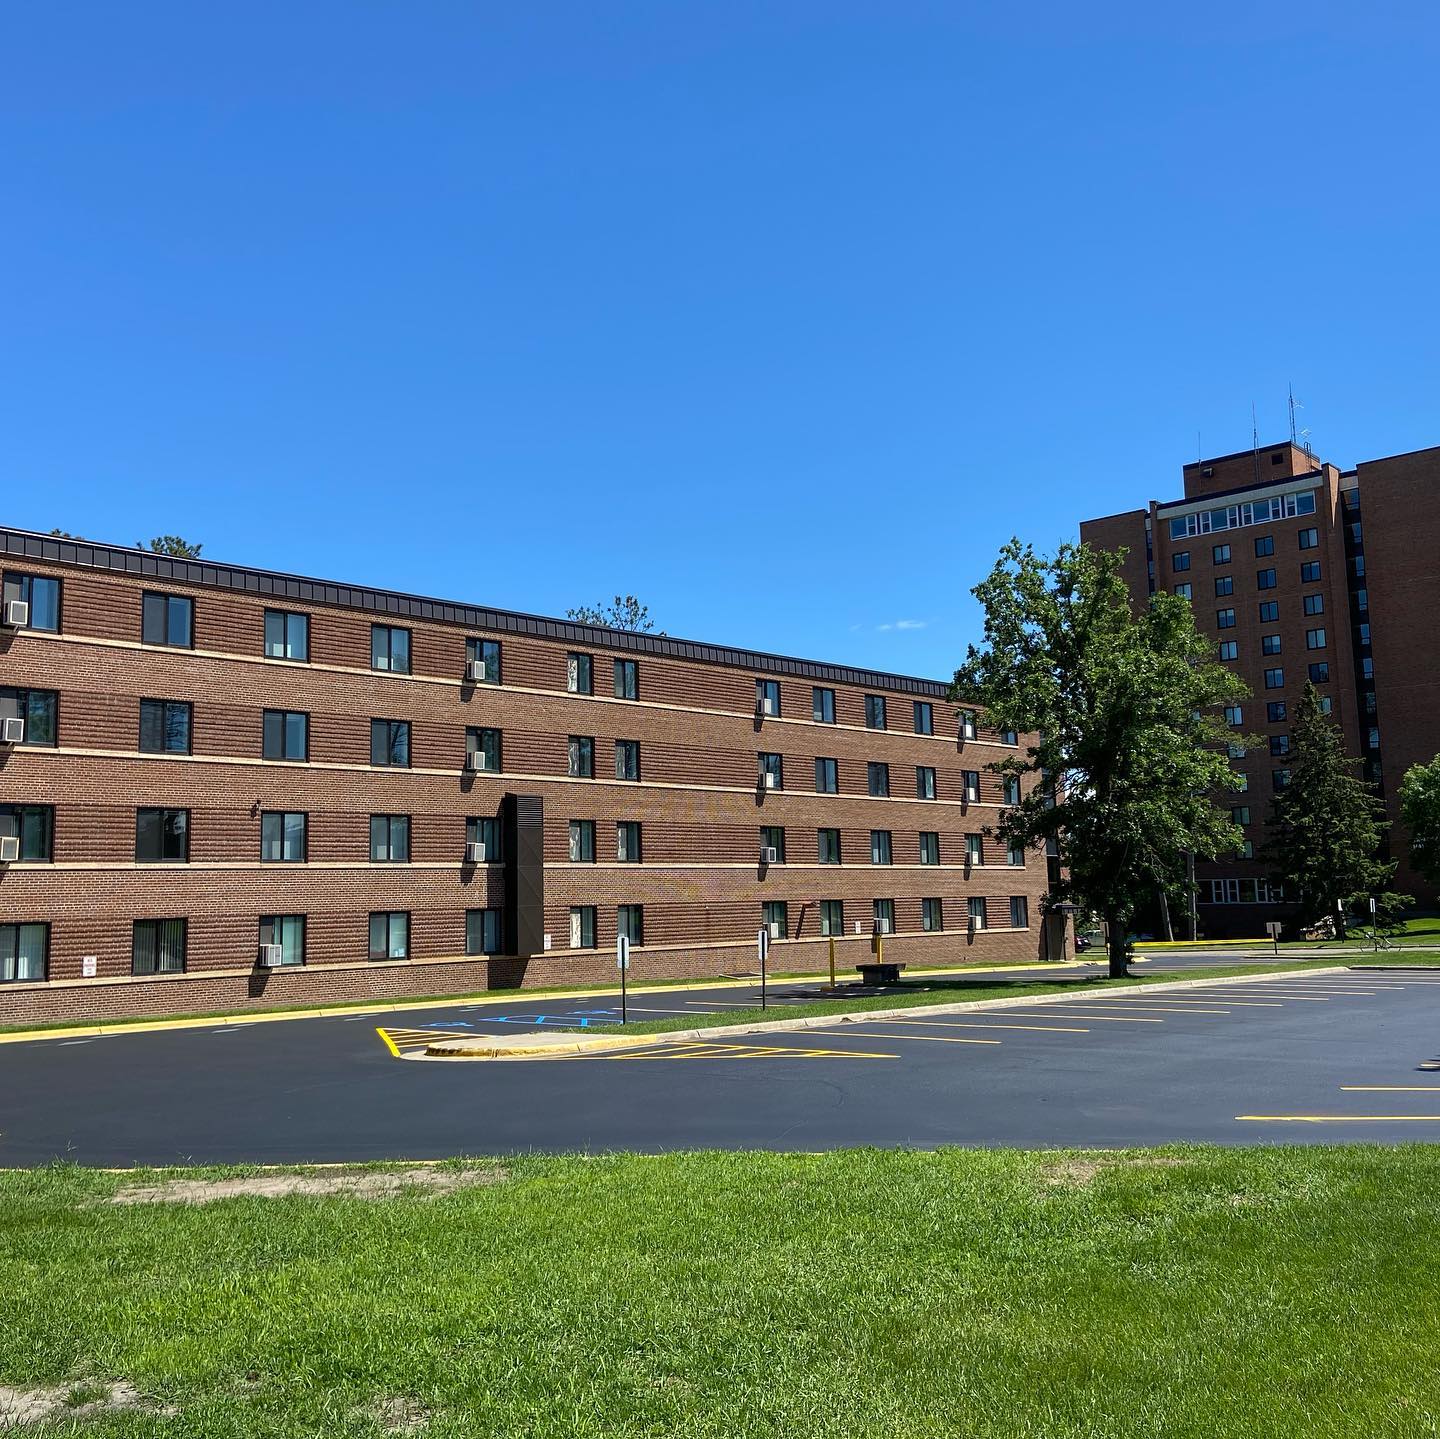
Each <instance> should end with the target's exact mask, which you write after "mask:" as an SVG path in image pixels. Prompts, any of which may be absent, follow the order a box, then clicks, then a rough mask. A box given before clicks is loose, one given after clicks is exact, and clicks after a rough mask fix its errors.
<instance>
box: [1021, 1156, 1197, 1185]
mask: <svg viewBox="0 0 1440 1439" xmlns="http://www.w3.org/2000/svg"><path fill="white" fill-rule="evenodd" d="M1188 1162H1189V1161H1188V1160H1185V1159H1183V1158H1181V1157H1180V1156H1178V1155H1173V1154H1147V1155H1138V1156H1137V1155H1131V1154H1122V1153H1119V1152H1116V1153H1114V1154H1061V1155H1056V1156H1054V1157H1053V1158H1047V1159H1045V1160H1043V1161H1042V1163H1041V1166H1040V1178H1041V1180H1042V1181H1043V1182H1044V1183H1046V1184H1048V1185H1050V1186H1051V1187H1052V1188H1055V1189H1084V1188H1085V1186H1086V1185H1087V1184H1089V1183H1090V1182H1091V1181H1092V1180H1093V1179H1095V1178H1096V1176H1097V1175H1100V1174H1103V1173H1105V1172H1106V1171H1108V1170H1112V1169H1132V1170H1133V1169H1176V1168H1178V1167H1179V1166H1181V1165H1183V1164H1186V1163H1188Z"/></svg>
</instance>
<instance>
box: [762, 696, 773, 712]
mask: <svg viewBox="0 0 1440 1439" xmlns="http://www.w3.org/2000/svg"><path fill="white" fill-rule="evenodd" d="M760 713H761V714H762V715H773V714H774V713H775V701H774V700H772V699H771V698H770V696H769V695H766V696H765V697H764V698H763V699H762V700H761V701H760Z"/></svg>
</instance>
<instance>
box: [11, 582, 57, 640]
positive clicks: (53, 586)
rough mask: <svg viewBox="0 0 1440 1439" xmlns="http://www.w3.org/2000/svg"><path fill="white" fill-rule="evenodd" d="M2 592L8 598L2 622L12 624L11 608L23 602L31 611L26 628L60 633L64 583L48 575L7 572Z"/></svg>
mask: <svg viewBox="0 0 1440 1439" xmlns="http://www.w3.org/2000/svg"><path fill="white" fill-rule="evenodd" d="M0 591H3V595H4V609H3V610H0V619H3V620H4V622H5V623H6V624H9V623H10V606H11V605H12V604H13V603H14V602H15V601H16V600H19V601H20V603H21V604H23V605H24V606H25V607H26V609H27V611H28V614H27V617H26V620H25V628H26V629H30V630H49V631H51V632H52V633H55V634H58V633H59V632H60V581H59V580H57V579H52V578H50V576H48V575H24V574H19V573H17V572H15V571H11V570H6V571H5V578H4V581H3V585H0Z"/></svg>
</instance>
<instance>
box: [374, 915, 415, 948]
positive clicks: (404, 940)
mask: <svg viewBox="0 0 1440 1439" xmlns="http://www.w3.org/2000/svg"><path fill="white" fill-rule="evenodd" d="M370 958H371V959H409V958H410V916H409V914H408V913H406V911H405V910H403V909H394V910H389V911H386V912H384V913H381V914H372V915H371V916H370Z"/></svg>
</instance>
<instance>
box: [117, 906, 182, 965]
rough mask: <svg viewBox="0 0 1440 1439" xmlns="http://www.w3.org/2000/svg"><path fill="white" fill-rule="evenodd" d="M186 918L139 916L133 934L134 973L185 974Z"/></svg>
mask: <svg viewBox="0 0 1440 1439" xmlns="http://www.w3.org/2000/svg"><path fill="white" fill-rule="evenodd" d="M185 930H186V924H185V921H184V920H183V919H137V920H136V921H135V923H134V926H133V928H132V931H131V937H130V973H131V974H184V973H185Z"/></svg>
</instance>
